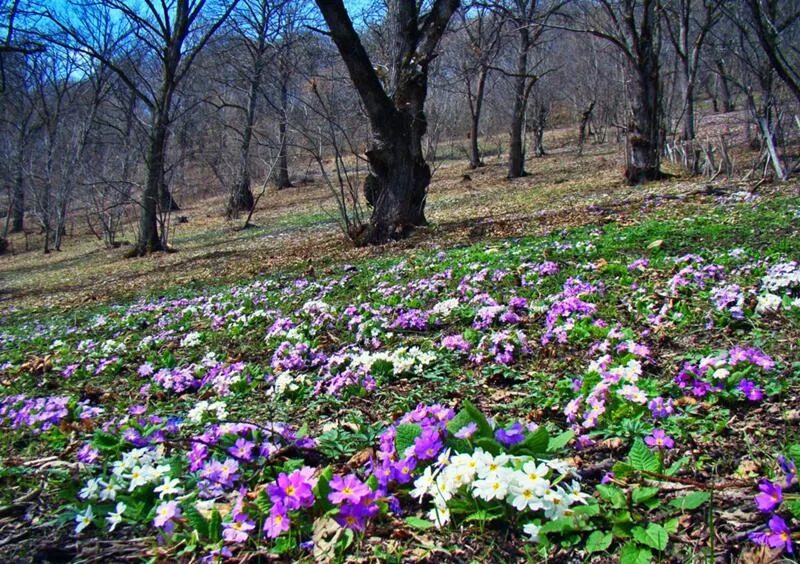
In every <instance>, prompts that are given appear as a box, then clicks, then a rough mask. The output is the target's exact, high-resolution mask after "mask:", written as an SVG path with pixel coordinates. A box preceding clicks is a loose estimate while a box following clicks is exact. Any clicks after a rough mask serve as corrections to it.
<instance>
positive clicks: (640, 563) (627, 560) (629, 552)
mask: <svg viewBox="0 0 800 564" xmlns="http://www.w3.org/2000/svg"><path fill="white" fill-rule="evenodd" d="M652 560H653V553H652V552H650V551H649V550H647V549H646V548H641V547H640V546H637V545H636V543H632V542H629V543H627V544H626V545H625V546H623V547H622V550H621V551H620V553H619V564H650V562H651V561H652Z"/></svg>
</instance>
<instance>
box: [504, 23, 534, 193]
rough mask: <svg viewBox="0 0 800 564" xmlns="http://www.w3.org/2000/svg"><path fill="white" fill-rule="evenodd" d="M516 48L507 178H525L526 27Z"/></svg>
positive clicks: (528, 46)
mask: <svg viewBox="0 0 800 564" xmlns="http://www.w3.org/2000/svg"><path fill="white" fill-rule="evenodd" d="M517 33H518V37H519V45H518V46H517V49H518V52H517V68H516V75H515V76H514V107H513V110H512V113H511V146H510V147H509V154H508V177H509V178H520V177H522V176H525V139H524V137H525V133H524V131H523V129H524V124H525V106H526V92H525V91H526V84H527V80H528V79H527V72H528V50H529V49H530V33H529V31H528V28H527V27H524V26H523V27H520V29H519V31H518V32H517Z"/></svg>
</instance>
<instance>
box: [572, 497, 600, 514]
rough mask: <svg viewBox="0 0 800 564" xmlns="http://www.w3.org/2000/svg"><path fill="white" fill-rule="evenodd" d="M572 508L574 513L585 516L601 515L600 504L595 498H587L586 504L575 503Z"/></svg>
mask: <svg viewBox="0 0 800 564" xmlns="http://www.w3.org/2000/svg"><path fill="white" fill-rule="evenodd" d="M571 509H572V513H573V514H574V515H583V516H585V517H594V516H595V515H600V504H599V503H597V502H596V501H595V500H587V502H586V505H575V506H573V507H572V508H571Z"/></svg>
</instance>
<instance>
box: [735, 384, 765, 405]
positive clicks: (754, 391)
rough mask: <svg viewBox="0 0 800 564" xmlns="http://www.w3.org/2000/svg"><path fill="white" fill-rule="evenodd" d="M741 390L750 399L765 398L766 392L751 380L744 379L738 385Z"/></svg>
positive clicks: (758, 399)
mask: <svg viewBox="0 0 800 564" xmlns="http://www.w3.org/2000/svg"><path fill="white" fill-rule="evenodd" d="M738 388H739V390H740V391H741V392H742V393H743V394H744V397H746V398H747V399H749V400H750V401H760V400H762V399H764V392H762V391H761V390H760V389H759V388H757V387H756V385H755V384H754V383H753V382H751V381H750V380H742V381H741V382H739V385H738Z"/></svg>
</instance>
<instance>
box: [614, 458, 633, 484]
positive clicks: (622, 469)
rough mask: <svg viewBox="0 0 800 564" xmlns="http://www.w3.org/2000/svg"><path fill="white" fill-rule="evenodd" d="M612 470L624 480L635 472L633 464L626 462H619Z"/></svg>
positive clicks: (615, 475) (616, 476) (619, 478)
mask: <svg viewBox="0 0 800 564" xmlns="http://www.w3.org/2000/svg"><path fill="white" fill-rule="evenodd" d="M611 471H612V472H613V473H614V477H615V478H617V479H618V480H623V479H625V478H627V477H628V476H630V475H631V473H632V472H633V466H631V465H630V464H625V463H624V462H617V463H616V464H614V466H613V467H612V468H611Z"/></svg>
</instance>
